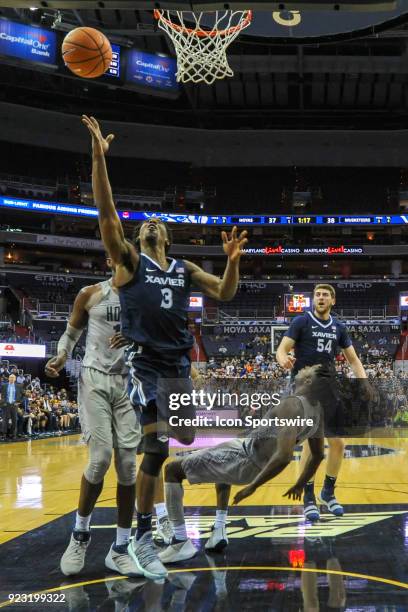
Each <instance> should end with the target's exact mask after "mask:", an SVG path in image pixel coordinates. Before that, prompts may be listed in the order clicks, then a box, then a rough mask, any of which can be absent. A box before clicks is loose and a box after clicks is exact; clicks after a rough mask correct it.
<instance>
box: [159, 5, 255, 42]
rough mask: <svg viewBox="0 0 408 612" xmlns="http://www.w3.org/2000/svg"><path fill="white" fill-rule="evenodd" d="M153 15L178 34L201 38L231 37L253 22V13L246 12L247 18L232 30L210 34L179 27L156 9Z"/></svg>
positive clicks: (216, 31)
mask: <svg viewBox="0 0 408 612" xmlns="http://www.w3.org/2000/svg"><path fill="white" fill-rule="evenodd" d="M153 15H154V17H155V19H157V21H163V22H164V23H165V24H166V25H167V26H169V27H170V28H171V29H172V30H175V31H176V32H183V33H184V34H190V35H193V36H198V37H199V38H206V37H208V38H215V37H216V36H229V35H230V34H234V32H239V31H240V30H243V29H244V28H246V27H247V26H248V25H249V24H250V23H251V21H252V11H246V16H245V17H244V19H243V20H242V21H241V22H240V23H239V24H238V25H236V26H232V27H231V28H227V29H226V30H211V31H210V32H206V31H205V30H196V29H195V28H186V27H184V26H181V25H178V24H177V23H173V22H172V21H171V20H170V19H166V17H164V15H163V14H162V13H161V12H160V10H159V9H154V11H153Z"/></svg>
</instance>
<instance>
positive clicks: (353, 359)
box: [342, 346, 376, 401]
mask: <svg viewBox="0 0 408 612" xmlns="http://www.w3.org/2000/svg"><path fill="white" fill-rule="evenodd" d="M342 350H343V354H344V356H345V358H346V359H347V361H348V363H349V365H350V367H351V369H352V370H353V373H354V376H355V377H356V378H357V379H358V381H359V383H360V388H361V394H362V397H363V398H364V399H366V400H371V401H373V400H375V398H376V393H375V390H374V389H373V387H372V385H371V384H370V381H369V380H368V377H367V373H366V371H365V369H364V366H363V364H362V363H361V361H360V359H359V357H358V355H357V353H356V351H355V348H354V346H349V347H348V348H345V349H342Z"/></svg>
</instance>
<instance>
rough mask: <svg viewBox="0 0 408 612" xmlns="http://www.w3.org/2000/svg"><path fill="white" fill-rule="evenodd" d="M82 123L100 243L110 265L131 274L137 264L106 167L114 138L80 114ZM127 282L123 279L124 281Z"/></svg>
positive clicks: (136, 256) (90, 118) (93, 120)
mask: <svg viewBox="0 0 408 612" xmlns="http://www.w3.org/2000/svg"><path fill="white" fill-rule="evenodd" d="M82 123H83V124H84V125H85V126H86V127H87V129H88V131H89V133H90V135H91V138H92V191H93V196H94V201H95V204H96V206H97V208H98V213H99V214H98V219H99V228H100V230H101V236H102V240H103V244H104V246H105V248H106V250H107V251H108V253H109V256H110V257H111V259H112V261H113V263H114V264H117V265H124V266H125V267H126V268H128V269H129V272H130V273H132V272H133V270H134V269H136V267H137V264H138V257H139V256H138V254H137V252H136V250H135V249H134V247H133V246H132V245H131V244H130V243H129V242H128V241H127V240H126V238H125V234H124V231H123V227H122V223H121V220H120V219H119V215H118V213H117V211H116V206H115V202H114V201H113V195H112V188H111V185H110V181H109V176H108V170H107V167H106V159H105V155H106V154H107V153H108V151H109V147H110V144H111V142H112V140H113V139H114V135H113V134H109V135H108V136H106V137H104V136H103V135H102V132H101V129H100V126H99V123H98V122H97V120H96V119H95V117H87V116H86V115H82ZM127 280H129V279H124V281H125V282H126V281H127Z"/></svg>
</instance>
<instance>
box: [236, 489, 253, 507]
mask: <svg viewBox="0 0 408 612" xmlns="http://www.w3.org/2000/svg"><path fill="white" fill-rule="evenodd" d="M255 491H256V487H254V486H253V485H248V486H247V487H244V488H243V489H241V490H240V491H238V493H236V495H235V497H234V500H233V502H232V503H233V505H235V504H239V502H240V501H242V500H243V499H245V498H246V497H249V496H250V495H252V494H253V493H255Z"/></svg>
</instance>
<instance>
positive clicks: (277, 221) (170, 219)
mask: <svg viewBox="0 0 408 612" xmlns="http://www.w3.org/2000/svg"><path fill="white" fill-rule="evenodd" d="M0 208H10V209H19V210H26V211H30V212H40V213H42V214H47V213H48V214H58V215H70V216H74V217H97V216H98V211H97V209H96V208H94V207H93V206H77V205H74V204H67V203H62V202H46V201H43V200H27V199H25V198H14V197H9V196H0ZM118 214H119V217H120V218H121V219H124V220H125V221H135V222H140V221H145V220H146V219H150V218H151V217H157V218H158V219H161V220H162V221H164V222H165V223H183V224H191V225H241V226H242V225H243V226H248V225H269V226H272V225H279V226H280V225H286V226H287V225H292V226H298V227H301V226H303V227H304V226H305V225H326V226H333V225H342V226H344V225H345V226H353V225H371V226H373V225H377V226H379V225H382V226H384V225H408V215H359V216H357V215H284V216H283V215H274V216H272V215H266V214H265V215H189V214H188V213H186V214H180V213H166V212H138V211H133V210H118Z"/></svg>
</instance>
